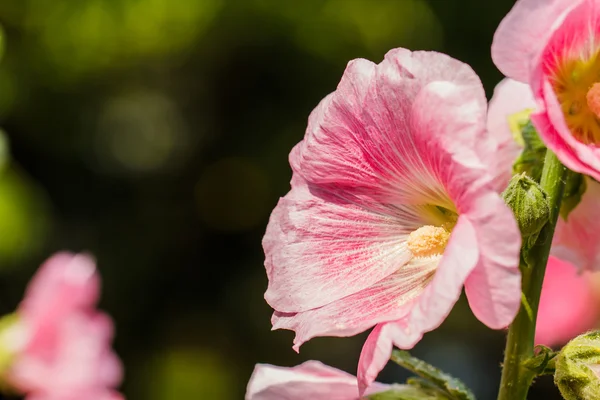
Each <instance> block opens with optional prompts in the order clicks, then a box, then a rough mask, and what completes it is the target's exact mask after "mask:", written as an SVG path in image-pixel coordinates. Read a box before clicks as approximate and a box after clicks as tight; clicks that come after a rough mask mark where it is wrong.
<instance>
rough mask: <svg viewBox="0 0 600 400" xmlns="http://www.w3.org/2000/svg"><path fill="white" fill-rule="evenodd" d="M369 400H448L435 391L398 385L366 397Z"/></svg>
mask: <svg viewBox="0 0 600 400" xmlns="http://www.w3.org/2000/svg"><path fill="white" fill-rule="evenodd" d="M367 398H368V399H369V400H450V399H449V398H448V397H447V396H444V394H442V393H440V392H439V391H437V390H435V389H427V388H420V387H416V386H409V385H401V386H400V385H399V386H398V387H396V388H393V389H391V390H388V391H387V392H381V393H376V394H372V395H370V396H367Z"/></svg>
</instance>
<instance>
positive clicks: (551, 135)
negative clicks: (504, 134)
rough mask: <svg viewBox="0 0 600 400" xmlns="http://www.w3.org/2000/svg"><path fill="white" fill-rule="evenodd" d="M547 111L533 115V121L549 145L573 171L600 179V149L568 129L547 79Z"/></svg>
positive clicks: (544, 85)
mask: <svg viewBox="0 0 600 400" xmlns="http://www.w3.org/2000/svg"><path fill="white" fill-rule="evenodd" d="M536 96H538V97H540V96H541V97H542V98H543V100H542V102H543V104H544V105H545V109H544V108H541V109H538V111H536V112H534V113H533V114H531V122H533V124H534V126H535V127H536V129H537V131H538V133H539V134H540V137H541V138H542V140H543V141H544V143H545V144H546V146H547V147H548V148H549V149H550V150H552V151H553V152H554V153H555V154H556V156H557V157H558V158H559V160H560V161H561V162H562V163H563V164H564V165H565V166H566V167H567V168H569V169H571V170H573V171H575V172H580V173H582V174H586V175H591V176H592V177H594V178H595V179H600V172H597V171H600V158H598V155H597V152H598V149H594V148H592V147H589V146H587V145H585V144H583V143H581V142H579V141H578V140H577V139H575V137H573V134H572V133H571V131H570V130H569V128H568V127H567V124H566V122H565V118H564V114H563V112H562V109H561V106H560V104H559V103H558V100H557V99H556V95H555V93H554V90H553V89H552V85H551V84H550V82H548V80H544V82H543V84H542V88H541V94H539V95H537V94H536Z"/></svg>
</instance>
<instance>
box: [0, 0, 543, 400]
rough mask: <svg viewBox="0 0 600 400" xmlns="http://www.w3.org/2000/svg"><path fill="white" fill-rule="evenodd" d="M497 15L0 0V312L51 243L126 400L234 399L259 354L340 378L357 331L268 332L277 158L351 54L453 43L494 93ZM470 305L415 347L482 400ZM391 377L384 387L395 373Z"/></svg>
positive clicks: (396, 4)
mask: <svg viewBox="0 0 600 400" xmlns="http://www.w3.org/2000/svg"><path fill="white" fill-rule="evenodd" d="M511 5H512V1H511V0H499V1H496V2H493V3H489V2H483V1H480V0H428V1H426V0H302V1H283V0H247V1H242V0H178V1H170V0H2V1H1V2H0V25H1V26H2V28H3V30H2V31H1V32H2V34H1V35H0V38H1V39H0V53H2V51H3V53H4V55H3V57H2V58H1V59H0V126H2V127H3V129H4V131H5V132H6V135H7V138H8V139H5V137H4V136H0V138H2V140H0V286H1V287H0V299H1V300H2V301H0V311H2V312H9V311H10V310H12V309H13V308H14V307H15V306H16V304H17V302H18V301H19V299H20V297H21V296H22V291H23V288H24V286H25V284H26V282H27V280H28V279H29V277H30V276H31V274H32V273H33V271H34V270H35V268H36V267H37V265H39V263H40V262H41V261H42V260H43V259H44V258H46V257H47V256H49V255H50V254H51V253H52V252H54V251H56V250H60V249H69V250H74V251H79V250H87V251H91V252H93V253H94V254H95V255H96V256H97V259H98V262H99V268H100V270H101V273H102V275H103V278H104V290H103V300H102V307H103V308H104V309H106V310H107V311H108V312H109V313H111V315H113V316H114V318H115V320H116V323H117V337H116V342H115V346H116V349H117V351H118V352H119V354H120V355H121V356H122V358H123V360H124V363H125V366H126V371H127V372H126V375H127V376H126V380H125V383H124V385H123V391H124V392H125V394H126V395H127V396H128V398H130V399H134V400H137V399H150V400H173V399H182V398H185V399H209V398H210V399H223V400H228V399H240V398H242V397H243V393H244V390H245V386H246V383H247V380H248V377H249V376H250V373H251V371H252V369H253V366H254V364H255V363H256V362H268V363H274V364H280V365H293V364H298V363H300V362H302V361H303V360H305V359H307V358H319V359H321V360H323V361H324V362H327V363H329V364H332V365H334V366H337V367H341V368H344V369H346V370H349V371H352V372H353V371H354V368H355V365H356V360H357V358H358V354H359V351H360V347H361V345H362V341H363V340H364V335H361V336H358V337H356V338H352V339H330V338H327V339H315V340H313V341H311V342H310V343H308V344H306V345H305V346H303V348H302V352H301V355H296V354H295V353H294V352H293V351H292V350H291V340H292V334H291V333H289V332H270V322H269V319H270V313H271V310H270V309H269V307H268V306H267V305H266V303H265V302H264V300H263V298H262V294H263V292H264V290H265V288H266V277H265V274H264V269H263V267H262V262H263V255H262V249H261V247H260V241H261V237H262V234H263V233H264V228H265V225H266V223H267V220H268V216H269V212H270V210H271V209H272V207H273V206H274V205H275V204H276V202H277V199H278V197H279V196H282V195H284V194H285V192H286V191H287V190H288V188H289V179H290V176H291V172H290V169H289V166H288V164H287V154H288V152H289V151H290V150H291V148H292V147H293V145H294V144H295V143H297V142H298V141H299V140H301V138H302V136H303V134H304V129H305V125H306V120H307V117H308V114H309V113H310V111H311V109H312V108H313V107H314V106H316V104H317V103H318V101H319V100H320V99H321V98H323V97H324V96H325V95H326V94H327V93H329V92H330V91H332V90H334V89H335V87H336V85H337V82H338V81H339V78H340V76H341V74H342V72H343V70H344V68H345V65H346V63H347V62H348V61H349V60H350V59H352V58H356V57H363V58H368V59H371V60H373V61H376V62H378V61H379V60H381V59H382V57H383V55H384V54H385V52H386V51H387V50H389V49H390V48H393V47H398V46H402V47H408V48H411V49H426V50H437V51H443V52H447V53H449V54H450V55H452V56H454V57H456V58H459V59H462V60H463V61H466V62H468V63H469V64H471V65H472V66H473V67H474V69H475V70H476V71H477V72H478V73H479V74H480V76H481V77H482V80H483V82H484V84H485V86H486V89H487V90H488V93H490V91H491V89H492V88H493V86H494V85H495V84H496V83H497V82H498V81H499V80H500V79H501V76H500V74H499V72H498V71H497V70H496V69H495V67H494V66H493V65H492V62H491V59H490V55H489V46H490V44H491V40H492V35H493V32H494V30H495V27H496V26H497V24H498V23H499V21H500V20H501V18H502V16H503V15H504V14H505V13H506V12H507V11H508V10H509V8H510V7H511ZM7 143H10V154H11V156H10V157H7V155H8V152H7V151H6V150H7V148H8V145H7ZM467 310H468V308H467V307H466V305H465V303H464V302H461V303H460V305H459V306H458V307H457V309H456V310H455V312H454V313H453V315H452V317H451V318H450V319H449V320H448V322H447V323H446V324H445V325H444V326H443V327H442V329H440V330H438V331H436V332H434V333H432V334H430V335H427V336H426V338H425V340H424V341H423V343H422V344H421V345H420V346H419V347H418V348H417V350H416V353H415V354H417V355H419V356H423V357H424V358H426V359H428V361H431V362H432V363H433V364H435V365H438V366H440V367H441V368H443V369H445V370H447V371H449V372H451V373H453V374H455V375H457V376H459V377H460V378H461V379H463V380H464V381H465V382H466V383H467V384H468V385H469V386H471V387H473V388H474V390H475V391H476V394H477V395H478V398H479V399H483V400H485V399H488V398H490V399H491V398H493V395H494V392H495V390H496V386H497V380H498V377H499V368H498V365H499V362H500V359H501V355H502V354H501V352H502V345H503V335H502V333H501V332H490V331H488V330H486V329H484V328H483V327H482V326H480V325H479V324H478V323H477V322H475V320H474V318H473V317H472V316H471V315H470V312H469V311H467ZM182 321H183V322H182ZM461 349H462V350H461ZM391 368H392V369H390V370H386V371H385V372H384V374H383V375H382V377H381V379H383V380H388V381H390V380H396V381H403V380H404V379H405V376H402V372H400V371H398V370H394V369H393V367H391ZM544 390H545V389H544V387H542V388H540V389H539V392H538V393H539V396H541V397H539V398H544V399H549V398H550V397H549V395H548V394H547V393H546V392H544ZM532 396H535V391H534V392H533V394H532ZM532 398H534V397H532Z"/></svg>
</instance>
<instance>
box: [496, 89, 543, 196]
mask: <svg viewBox="0 0 600 400" xmlns="http://www.w3.org/2000/svg"><path fill="white" fill-rule="evenodd" d="M535 108H536V103H535V99H534V98H533V93H532V91H531V88H530V87H529V85H527V84H525V83H521V82H517V81H514V80H512V79H508V78H507V79H504V80H502V81H501V82H500V83H499V84H498V85H496V88H495V89H494V95H493V97H492V99H491V100H490V105H489V109H488V119H487V130H488V132H490V134H491V135H492V136H493V137H494V139H495V140H496V142H497V146H498V147H497V149H496V152H497V157H496V158H495V160H496V163H495V167H494V173H495V179H494V183H493V186H494V188H495V189H496V190H497V191H498V192H501V191H503V190H504V189H505V188H506V186H507V185H508V182H509V181H510V178H511V177H512V165H513V163H514V162H515V160H516V159H517V157H518V156H519V154H520V153H521V151H522V147H521V146H520V145H519V144H518V143H517V141H516V140H515V138H514V135H513V133H512V132H511V131H510V125H509V120H508V119H509V117H510V116H511V115H513V114H515V113H518V112H521V111H524V110H527V109H529V110H532V111H533V110H535Z"/></svg>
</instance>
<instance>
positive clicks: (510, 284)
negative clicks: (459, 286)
mask: <svg viewBox="0 0 600 400" xmlns="http://www.w3.org/2000/svg"><path fill="white" fill-rule="evenodd" d="M469 220H470V221H471V223H472V224H473V226H474V227H475V231H476V233H477V247H478V248H479V261H478V263H477V267H476V268H475V270H474V271H473V272H472V273H471V275H470V276H469V278H468V279H467V281H466V283H465V291H466V294H467V298H468V299H469V305H470V306H471V310H473V313H474V314H475V316H476V317H477V318H478V319H479V320H480V321H481V322H483V323H484V324H486V325H487V326H489V327H490V328H492V329H501V328H505V327H506V326H508V325H509V324H510V323H511V322H512V320H513V319H514V318H515V316H516V315H517V312H518V311H519V306H520V300H521V273H520V271H519V265H518V263H517V262H516V260H518V259H519V252H520V248H521V235H520V233H519V228H518V226H517V223H516V221H515V219H514V217H513V214H512V211H511V210H510V209H509V208H508V207H507V206H506V204H505V203H504V201H503V200H502V198H500V196H499V195H497V194H496V193H492V192H489V193H487V194H486V195H485V196H481V197H479V198H477V200H476V203H475V204H474V205H473V208H472V210H470V211H469Z"/></svg>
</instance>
